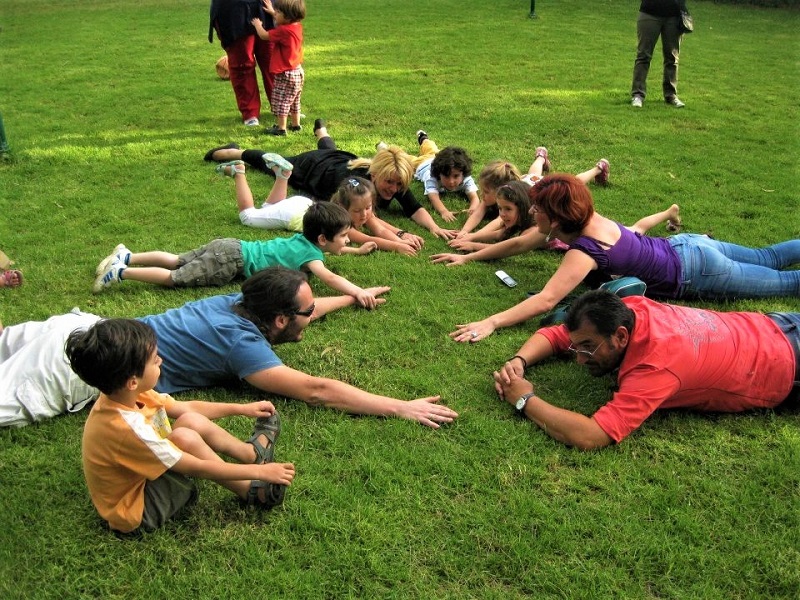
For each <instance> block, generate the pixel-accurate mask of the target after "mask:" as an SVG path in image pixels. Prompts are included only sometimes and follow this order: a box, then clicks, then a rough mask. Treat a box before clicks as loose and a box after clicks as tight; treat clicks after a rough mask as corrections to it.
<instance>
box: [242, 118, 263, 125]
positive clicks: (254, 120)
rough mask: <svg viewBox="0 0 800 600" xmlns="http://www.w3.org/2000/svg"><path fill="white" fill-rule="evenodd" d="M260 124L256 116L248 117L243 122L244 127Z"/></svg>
mask: <svg viewBox="0 0 800 600" xmlns="http://www.w3.org/2000/svg"><path fill="white" fill-rule="evenodd" d="M259 125H261V123H259V121H258V119H257V118H256V117H250V118H249V119H247V120H246V121H245V122H244V126H245V127H258V126H259Z"/></svg>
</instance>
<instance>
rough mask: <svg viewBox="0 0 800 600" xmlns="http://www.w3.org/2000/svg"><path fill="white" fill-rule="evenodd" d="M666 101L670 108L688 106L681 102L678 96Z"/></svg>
mask: <svg viewBox="0 0 800 600" xmlns="http://www.w3.org/2000/svg"><path fill="white" fill-rule="evenodd" d="M664 101H665V102H666V103H667V104H669V105H670V106H674V107H675V108H683V107H684V106H686V105H685V104H684V103H683V102H681V99H680V98H678V97H677V96H673V97H672V98H668V99H665V100H664Z"/></svg>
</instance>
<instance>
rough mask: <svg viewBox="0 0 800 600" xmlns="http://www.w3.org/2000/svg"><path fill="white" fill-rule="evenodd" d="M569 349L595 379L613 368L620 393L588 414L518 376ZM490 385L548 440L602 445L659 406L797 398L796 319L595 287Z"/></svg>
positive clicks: (799, 319)
mask: <svg viewBox="0 0 800 600" xmlns="http://www.w3.org/2000/svg"><path fill="white" fill-rule="evenodd" d="M566 351H570V352H572V353H574V354H575V355H576V357H577V360H578V363H579V364H583V365H585V366H586V368H587V369H588V370H589V372H590V373H591V374H592V375H594V376H596V377H600V376H602V375H605V374H607V373H612V372H614V371H617V381H618V385H619V389H618V391H616V392H615V393H614V395H613V397H612V399H611V401H610V402H608V403H607V404H605V405H604V406H602V407H601V408H600V409H599V410H598V411H597V412H596V413H595V414H594V415H592V416H591V417H587V416H585V415H581V414H578V413H575V412H572V411H569V410H565V409H561V408H557V407H555V406H552V405H551V404H548V403H547V402H545V401H544V400H542V399H541V398H539V397H538V396H536V395H535V394H534V392H533V384H532V383H530V382H528V381H526V380H525V379H524V372H525V369H526V368H527V367H528V365H532V364H534V363H537V362H539V361H541V360H544V359H545V358H547V357H549V356H553V355H555V354H560V353H562V352H566ZM494 379H495V388H496V389H497V392H498V394H499V395H500V397H501V398H504V399H505V400H506V401H507V402H509V403H510V404H512V405H514V406H515V407H516V409H517V410H518V412H519V413H520V414H521V415H522V416H524V417H526V418H528V419H530V420H532V421H533V422H535V423H536V424H537V425H539V427H541V428H542V429H544V430H545V432H546V433H547V434H548V435H550V436H552V437H553V438H555V439H557V440H559V441H561V442H564V443H565V444H568V445H570V446H577V447H579V448H581V449H583V450H591V449H594V448H601V447H603V446H608V445H609V444H611V443H613V442H620V441H622V440H623V439H624V438H625V437H626V436H628V435H629V434H630V433H631V432H633V431H634V430H635V429H636V428H638V427H639V426H640V425H641V424H642V423H643V422H644V420H645V419H647V418H648V417H649V416H650V415H651V414H652V413H653V412H654V411H655V410H657V409H659V408H691V409H695V410H701V411H709V412H740V411H744V410H748V409H752V408H772V407H775V406H777V405H778V404H781V403H782V402H783V401H784V400H786V399H787V398H788V397H789V395H790V394H793V393H794V394H796V392H797V389H798V386H799V385H800V383H799V382H798V379H800V314H798V313H770V314H768V315H763V314H760V313H744V312H730V313H721V312H714V311H710V310H701V309H696V308H689V307H684V306H673V305H669V304H660V303H658V302H654V301H652V300H649V299H647V298H644V297H642V296H633V297H629V298H625V299H620V298H619V297H617V296H615V295H614V294H612V293H610V292H606V291H603V290H596V291H593V292H588V293H586V294H584V295H583V296H581V297H580V298H579V299H578V300H576V301H575V302H574V303H573V304H572V306H571V308H570V311H569V314H568V316H567V320H566V322H565V323H564V324H563V325H559V326H556V327H547V328H543V329H540V330H539V331H537V332H536V333H535V334H533V336H531V337H530V339H528V341H527V342H525V344H524V345H523V346H522V348H520V350H519V352H518V353H517V354H516V355H515V356H514V357H513V358H512V359H510V360H509V361H508V362H506V363H505V365H503V367H502V368H501V369H500V371H497V372H495V373H494ZM793 391H794V392H793Z"/></svg>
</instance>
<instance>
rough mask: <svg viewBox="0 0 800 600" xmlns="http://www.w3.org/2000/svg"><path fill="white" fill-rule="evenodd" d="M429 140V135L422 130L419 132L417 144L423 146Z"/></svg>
mask: <svg viewBox="0 0 800 600" xmlns="http://www.w3.org/2000/svg"><path fill="white" fill-rule="evenodd" d="M427 139H428V134H427V133H425V132H424V131H423V130H422V129H420V130H419V131H418V132H417V144H419V145H420V146H422V142H424V141H425V140H427Z"/></svg>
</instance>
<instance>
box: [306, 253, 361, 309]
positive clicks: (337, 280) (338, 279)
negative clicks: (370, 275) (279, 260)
mask: <svg viewBox="0 0 800 600" xmlns="http://www.w3.org/2000/svg"><path fill="white" fill-rule="evenodd" d="M305 267H306V268H307V269H308V270H309V271H311V272H312V273H313V274H314V275H316V276H317V277H319V279H320V281H322V283H324V284H325V285H327V286H329V287H332V288H333V289H335V290H336V291H337V292H342V293H343V294H347V295H348V296H352V297H353V298H355V299H356V300H358V303H359V304H360V305H361V306H363V307H364V308H368V309H370V310H372V309H373V308H375V306H376V305H377V298H375V296H373V295H372V294H371V293H369V292H368V291H366V290H365V289H363V288H360V287H358V286H357V285H356V284H354V283H350V282H349V281H348V280H347V279H345V278H344V277H342V276H341V275H337V274H336V273H334V272H333V271H331V270H330V269H328V267H326V266H325V263H323V262H322V261H321V260H312V261H309V262H307V263H306V264H305Z"/></svg>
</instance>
